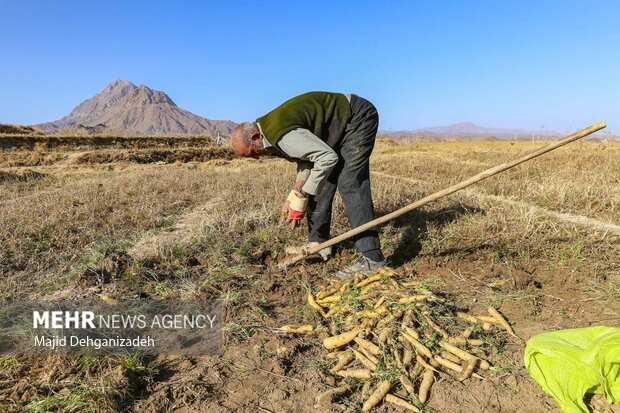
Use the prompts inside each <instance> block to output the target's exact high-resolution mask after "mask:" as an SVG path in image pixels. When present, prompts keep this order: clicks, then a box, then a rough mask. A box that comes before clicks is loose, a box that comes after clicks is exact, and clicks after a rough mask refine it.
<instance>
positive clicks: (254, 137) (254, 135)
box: [250, 130, 262, 141]
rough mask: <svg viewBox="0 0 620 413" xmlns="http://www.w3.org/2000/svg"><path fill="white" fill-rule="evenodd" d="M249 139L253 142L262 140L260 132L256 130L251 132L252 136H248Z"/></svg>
mask: <svg viewBox="0 0 620 413" xmlns="http://www.w3.org/2000/svg"><path fill="white" fill-rule="evenodd" d="M250 139H252V140H253V141H257V140H259V139H262V137H261V136H260V131H258V130H256V131H254V132H252V135H250Z"/></svg>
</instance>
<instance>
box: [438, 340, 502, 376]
mask: <svg viewBox="0 0 620 413" xmlns="http://www.w3.org/2000/svg"><path fill="white" fill-rule="evenodd" d="M439 345H440V346H441V347H443V348H445V349H446V350H448V351H449V352H450V353H452V354H454V355H455V356H457V357H458V358H460V359H461V360H469V359H472V358H473V359H477V358H478V357H476V356H474V355H473V354H470V353H468V352H467V351H465V350H462V349H460V348H458V347H457V346H455V345H452V344H450V343H448V342H446V341H444V340H441V341H440V342H439ZM480 368H482V369H485V370H488V369H490V368H491V365H490V364H489V362H488V361H486V360H482V359H480Z"/></svg>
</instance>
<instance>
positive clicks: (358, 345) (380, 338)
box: [282, 268, 514, 412]
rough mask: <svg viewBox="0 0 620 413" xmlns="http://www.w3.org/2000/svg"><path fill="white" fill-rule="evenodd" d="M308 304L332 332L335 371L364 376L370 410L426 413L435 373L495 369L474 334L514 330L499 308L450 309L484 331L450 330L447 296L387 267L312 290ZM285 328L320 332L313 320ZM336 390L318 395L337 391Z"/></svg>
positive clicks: (462, 375) (328, 341)
mask: <svg viewBox="0 0 620 413" xmlns="http://www.w3.org/2000/svg"><path fill="white" fill-rule="evenodd" d="M308 304H309V305H310V306H311V307H312V308H314V309H315V310H316V311H317V312H318V313H319V314H320V315H321V317H322V319H323V323H322V324H323V325H325V326H327V327H328V328H329V330H330V336H329V337H327V338H325V339H324V340H323V345H324V347H325V348H326V349H328V350H331V352H330V353H329V354H327V357H328V358H329V359H331V360H333V366H332V367H331V369H330V372H331V373H332V374H335V375H337V376H340V377H343V378H345V379H348V378H350V379H361V380H364V381H365V382H364V385H363V387H362V392H361V393H362V394H361V398H362V400H364V402H363V406H362V411H364V412H366V411H369V410H371V409H372V408H373V407H375V406H376V405H378V404H379V403H381V402H382V401H385V402H387V403H391V404H394V405H396V406H399V407H402V408H405V409H407V410H409V411H413V412H421V411H422V410H421V409H423V405H424V403H426V401H427V400H428V398H429V391H430V388H431V386H432V384H433V382H434V381H435V376H436V374H449V375H452V376H453V377H454V378H455V379H457V380H459V381H464V380H468V379H470V378H472V377H473V378H475V379H483V376H482V375H481V374H483V372H484V371H485V370H489V369H490V368H491V365H490V364H489V362H488V361H487V360H485V359H484V358H483V357H482V355H483V354H484V352H483V350H482V346H483V344H484V341H482V340H480V339H477V338H474V337H473V333H474V332H475V331H477V330H479V331H483V330H487V331H488V330H491V329H492V326H493V325H495V326H498V327H501V328H504V329H505V330H507V331H508V333H509V334H511V335H514V331H513V330H512V328H511V327H510V324H509V323H508V322H507V321H506V319H505V318H504V317H503V316H502V315H501V314H500V313H499V312H498V311H497V310H496V309H494V308H489V309H488V313H489V314H488V315H484V316H474V315H470V314H467V313H464V312H459V311H455V312H454V313H452V314H450V316H451V317H452V316H454V317H452V318H453V319H457V320H462V321H464V322H466V323H472V324H477V325H479V327H480V328H479V329H477V330H476V328H475V326H469V325H468V326H466V328H465V329H464V331H462V332H460V333H458V334H455V333H453V332H452V334H450V333H448V331H447V330H446V328H444V327H442V326H441V323H440V322H439V321H438V320H437V319H436V317H435V316H434V313H435V312H434V309H435V308H438V307H440V306H441V308H444V309H445V308H447V306H445V305H444V304H445V300H444V299H443V298H441V297H439V296H437V295H435V294H433V292H431V291H430V290H428V289H426V288H424V286H423V284H422V283H421V281H419V280H415V279H401V277H399V276H398V274H397V273H396V272H394V271H393V270H391V269H386V268H384V269H381V270H379V271H378V272H376V273H374V274H371V275H367V276H362V275H361V274H358V275H357V276H356V277H354V278H352V279H350V280H347V281H344V282H342V281H339V280H337V279H334V280H332V281H331V282H330V284H329V285H327V286H325V287H324V288H321V289H320V290H318V291H316V292H315V293H310V294H309V296H308ZM282 329H283V330H284V331H288V332H293V333H308V332H312V331H315V330H316V329H315V328H314V327H313V326H311V325H309V326H301V327H293V326H284V327H282ZM317 329H320V327H317ZM454 329H455V328H454V326H453V328H452V329H451V330H454ZM414 383H415V385H414ZM338 389H340V388H336V389H335V390H330V391H329V392H326V393H325V394H322V395H319V396H318V397H317V400H319V399H321V398H323V399H324V398H325V397H326V396H329V397H331V396H333V395H335V394H339V393H338V392H337V391H336V390H338ZM416 389H417V390H416ZM341 392H342V391H341Z"/></svg>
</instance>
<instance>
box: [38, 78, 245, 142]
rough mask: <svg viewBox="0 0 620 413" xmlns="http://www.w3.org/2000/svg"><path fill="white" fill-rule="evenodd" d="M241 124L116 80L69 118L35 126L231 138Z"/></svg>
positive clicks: (49, 129)
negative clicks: (194, 110)
mask: <svg viewBox="0 0 620 413" xmlns="http://www.w3.org/2000/svg"><path fill="white" fill-rule="evenodd" d="M236 125H237V124H236V123H234V122H232V121H229V120H210V119H206V118H203V117H201V116H198V115H194V114H193V113H191V112H188V111H186V110H184V109H181V108H179V107H178V106H177V105H176V104H175V103H174V102H173V101H172V99H170V97H169V96H168V95H167V94H165V93H164V92H160V91H157V90H153V89H150V88H149V87H147V86H145V85H140V86H136V85H134V84H133V83H131V82H128V81H126V80H116V81H114V82H112V83H110V84H109V85H108V86H107V87H106V88H105V89H104V90H103V91H101V92H100V93H98V94H96V95H95V96H93V97H91V98H90V99H87V100H85V101H84V102H82V103H80V104H79V105H78V106H77V107H76V108H75V109H73V110H72V111H71V113H69V114H68V115H67V116H65V117H63V118H61V119H59V120H57V121H54V122H47V123H41V124H38V125H33V126H35V127H36V128H38V129H40V130H42V131H43V132H46V133H67V132H69V133H90V134H92V133H118V132H121V133H130V134H149V135H185V134H192V135H211V136H216V135H218V134H220V135H222V136H229V135H230V134H231V132H232V130H233V129H234V128H235V126H236Z"/></svg>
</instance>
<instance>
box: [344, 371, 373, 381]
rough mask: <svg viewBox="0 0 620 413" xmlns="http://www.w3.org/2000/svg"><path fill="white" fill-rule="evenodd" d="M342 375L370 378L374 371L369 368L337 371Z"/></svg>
mask: <svg viewBox="0 0 620 413" xmlns="http://www.w3.org/2000/svg"><path fill="white" fill-rule="evenodd" d="M336 374H337V375H339V376H340V377H352V378H355V379H370V378H371V377H372V372H371V371H370V370H368V369H353V370H340V371H338V372H336Z"/></svg>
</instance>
